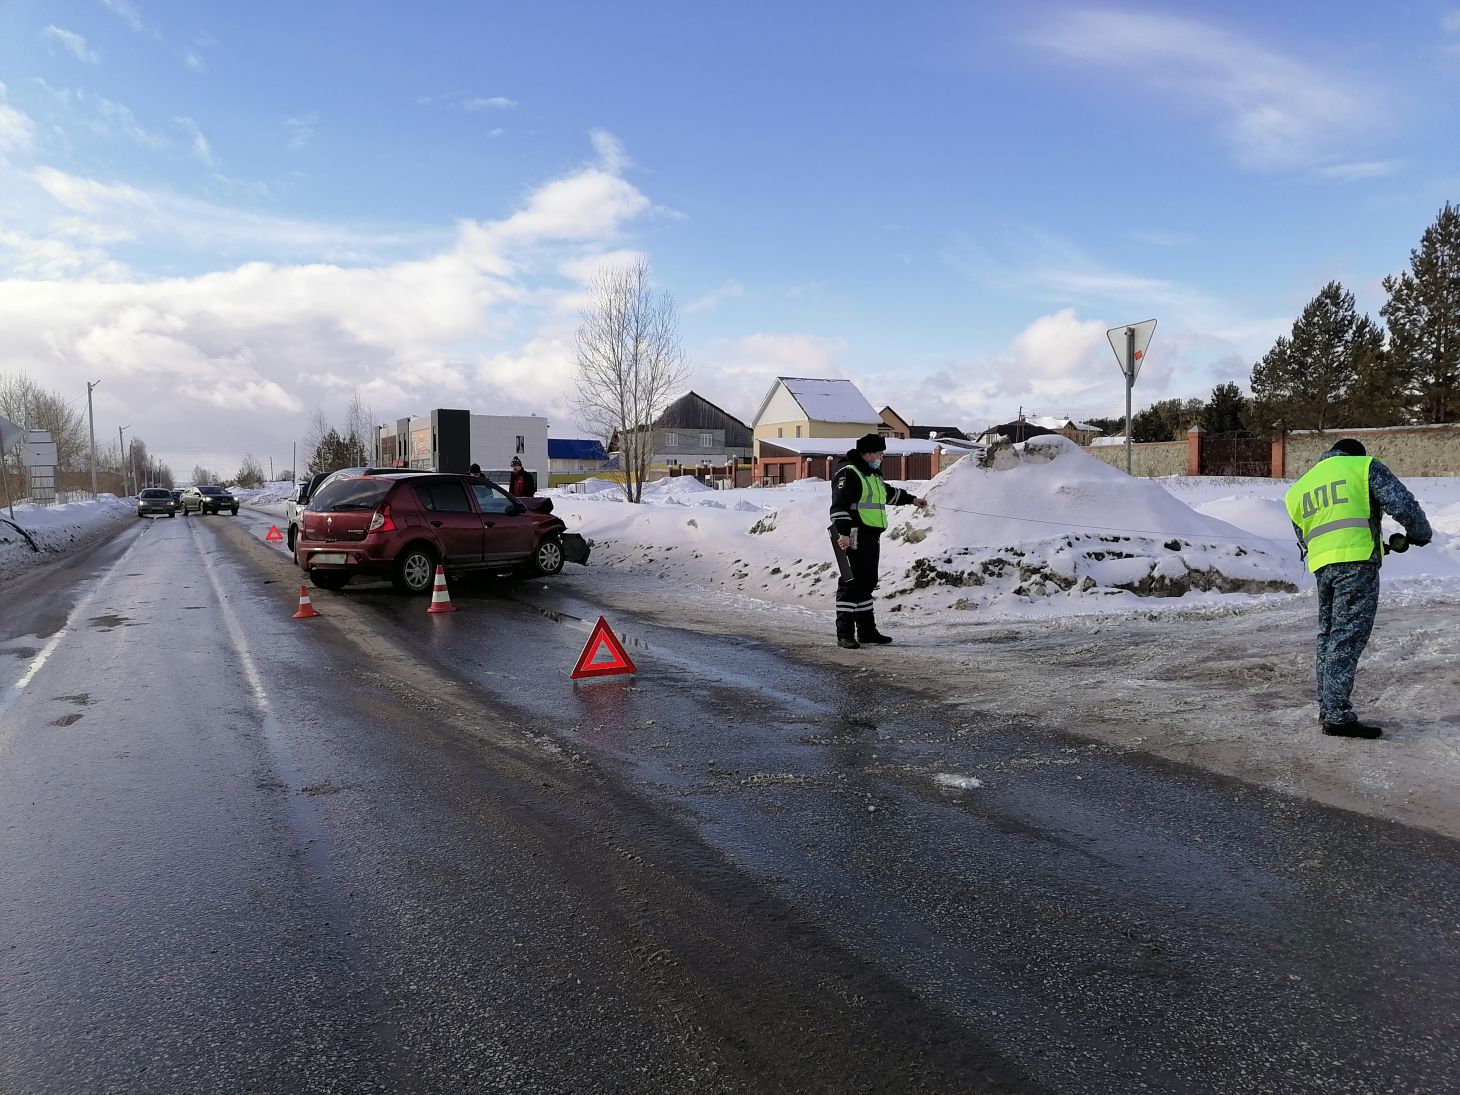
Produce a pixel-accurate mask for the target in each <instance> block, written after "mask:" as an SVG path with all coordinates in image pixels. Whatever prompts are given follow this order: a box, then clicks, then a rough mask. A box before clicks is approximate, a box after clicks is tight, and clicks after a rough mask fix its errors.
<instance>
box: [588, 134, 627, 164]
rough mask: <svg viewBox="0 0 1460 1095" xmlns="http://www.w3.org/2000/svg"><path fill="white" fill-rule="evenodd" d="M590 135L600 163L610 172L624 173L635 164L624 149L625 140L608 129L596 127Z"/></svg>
mask: <svg viewBox="0 0 1460 1095" xmlns="http://www.w3.org/2000/svg"><path fill="white" fill-rule="evenodd" d="M589 137H590V139H591V140H592V141H593V151H594V152H596V153H598V163H599V165H600V166H601V167H602V168H603V170H605V171H607V172H609V174H612V175H622V174H623V173H624V172H625V171H627V170H628V169H629V168H630V167H632V166H633V165H634V161H633V160H631V159H629V154H628V153H627V152H626V151H624V146H623V142H622V141H620V140H619V139H618V138H617V137H615V136H614V135H613V134H612V133H610V132H609V131H608V130H606V129H595V130H594V131H593V132H592V133H590V134H589Z"/></svg>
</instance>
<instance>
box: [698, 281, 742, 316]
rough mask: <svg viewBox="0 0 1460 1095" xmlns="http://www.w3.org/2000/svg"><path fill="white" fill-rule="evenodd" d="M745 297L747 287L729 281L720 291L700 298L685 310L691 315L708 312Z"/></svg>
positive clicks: (714, 291) (711, 291)
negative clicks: (728, 301)
mask: <svg viewBox="0 0 1460 1095" xmlns="http://www.w3.org/2000/svg"><path fill="white" fill-rule="evenodd" d="M744 295H745V286H743V285H741V284H740V282H738V281H733V280H732V281H727V282H726V283H725V284H724V285H722V286H720V287H719V288H718V289H712V290H710V291H709V292H708V293H706V294H705V295H704V296H702V297H698V298H697V299H695V300H692V301H691V302H690V303H688V304H686V305H685V306H684V310H685V311H686V312H687V313H691V314H693V313H695V312H708V311H710V310H711V309H714V308H718V307H719V306H720V305H721V304H723V303H724V302H725V301H727V300H734V299H735V298H736V297H743V296H744Z"/></svg>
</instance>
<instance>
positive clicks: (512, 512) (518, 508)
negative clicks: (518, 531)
mask: <svg viewBox="0 0 1460 1095" xmlns="http://www.w3.org/2000/svg"><path fill="white" fill-rule="evenodd" d="M526 512H527V507H526V506H524V505H523V504H522V503H521V502H513V503H512V504H511V505H510V506H508V507H507V516H508V517H521V516H522V515H523V514H524V513H526Z"/></svg>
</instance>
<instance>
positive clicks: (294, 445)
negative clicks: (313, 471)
mask: <svg viewBox="0 0 1460 1095" xmlns="http://www.w3.org/2000/svg"><path fill="white" fill-rule="evenodd" d="M290 446H291V448H290V451H289V466H290V467H291V468H293V469H294V470H293V471H292V472H290V473H289V474H291V475H292V476H294V481H295V482H296V483H297V482H299V442H298V441H291V442H290Z"/></svg>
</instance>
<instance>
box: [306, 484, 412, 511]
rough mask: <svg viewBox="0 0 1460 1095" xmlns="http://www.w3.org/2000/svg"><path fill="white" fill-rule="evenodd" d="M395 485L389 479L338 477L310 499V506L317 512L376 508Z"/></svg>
mask: <svg viewBox="0 0 1460 1095" xmlns="http://www.w3.org/2000/svg"><path fill="white" fill-rule="evenodd" d="M393 486H395V484H394V483H393V482H391V481H390V480H389V479H336V480H335V481H334V482H333V483H330V484H329V485H327V486H325V487H324V488H323V489H321V490H320V492H319V493H318V494H316V495H315V496H314V497H313V498H311V499H310V500H309V508H310V509H312V510H314V512H315V513H339V512H341V511H342V510H352V509H375V508H376V507H377V506H379V505H380V503H381V502H383V501H385V496H386V495H387V494H389V493H390V488H391V487H393Z"/></svg>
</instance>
